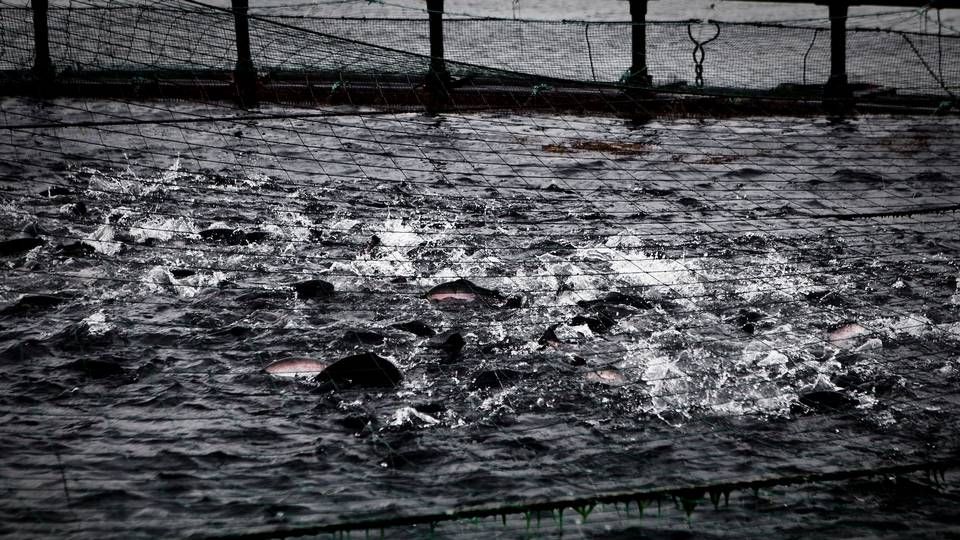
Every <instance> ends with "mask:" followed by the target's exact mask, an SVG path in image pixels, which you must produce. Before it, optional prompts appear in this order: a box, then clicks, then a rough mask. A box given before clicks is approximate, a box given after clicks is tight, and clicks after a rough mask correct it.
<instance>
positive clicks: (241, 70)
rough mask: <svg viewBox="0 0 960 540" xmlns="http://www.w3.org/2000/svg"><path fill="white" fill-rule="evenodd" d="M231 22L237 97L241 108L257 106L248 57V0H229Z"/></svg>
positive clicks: (253, 80)
mask: <svg viewBox="0 0 960 540" xmlns="http://www.w3.org/2000/svg"><path fill="white" fill-rule="evenodd" d="M231 2H232V5H233V21H234V25H235V28H236V34H237V65H236V68H235V69H234V72H233V75H234V81H235V82H236V85H237V96H238V97H239V99H240V106H242V107H256V106H257V72H256V70H255V69H254V68H253V58H252V57H251V56H250V23H249V21H248V19H247V10H248V8H249V3H248V0H231Z"/></svg>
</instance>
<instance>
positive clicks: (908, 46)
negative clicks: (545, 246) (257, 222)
mask: <svg viewBox="0 0 960 540" xmlns="http://www.w3.org/2000/svg"><path fill="white" fill-rule="evenodd" d="M49 13H50V15H49V24H50V39H51V59H52V61H53V64H54V65H55V66H56V67H57V68H58V69H60V70H64V71H68V72H71V71H72V72H86V73H91V72H97V71H110V70H134V71H137V70H143V71H163V70H180V71H190V70H201V71H202V70H220V71H224V70H231V69H233V67H234V65H235V62H236V50H235V46H234V39H233V32H234V30H233V24H234V21H233V15H232V13H231V12H230V11H229V10H218V9H214V8H204V7H202V6H198V5H194V4H190V3H164V4H151V5H124V4H120V5H118V6H116V7H86V6H70V7H52V8H50V11H49ZM0 17H2V20H3V21H4V28H5V32H4V37H3V38H2V39H3V40H4V43H3V44H2V50H0V68H2V69H4V70H26V69H29V68H30V67H31V65H32V61H33V59H32V52H31V51H32V47H33V45H32V44H33V27H32V23H31V11H30V10H29V9H24V8H14V7H10V6H7V7H3V8H0ZM250 25H251V42H252V45H251V48H252V56H253V62H254V65H255V66H256V68H257V69H258V70H260V71H261V72H264V73H270V72H276V71H308V72H327V73H330V72H332V73H339V74H341V76H346V77H348V78H349V76H350V75H358V74H365V75H376V76H383V75H390V74H403V75H408V76H415V77H419V76H422V75H423V73H424V72H426V70H427V68H428V63H429V62H428V58H427V57H428V55H429V34H428V28H427V20H426V18H419V19H347V18H322V17H305V16H289V15H288V16H283V15H254V16H252V19H251V22H250ZM646 32H647V42H648V53H647V55H648V60H647V63H648V68H649V72H650V74H651V75H652V77H653V81H654V84H656V85H678V84H683V83H686V84H687V85H688V86H690V87H693V86H695V83H696V76H695V72H696V65H697V62H696V60H695V59H694V54H693V53H694V49H695V48H696V46H697V44H698V43H705V45H704V48H703V59H702V69H703V72H702V74H703V84H704V85H705V86H707V87H712V88H725V89H734V90H735V89H744V90H754V91H756V90H763V91H771V90H774V89H777V88H781V87H783V86H784V85H794V86H795V85H822V84H823V83H825V82H826V79H827V78H828V76H829V67H830V38H829V31H828V30H825V29H824V28H820V27H795V26H784V25H769V24H753V23H701V22H695V21H690V22H648V23H647V25H646ZM444 38H445V56H446V58H447V59H448V60H449V62H450V69H451V71H453V73H454V74H455V75H457V76H466V75H469V74H474V75H476V74H478V73H482V74H486V75H490V76H496V75H500V76H503V75H505V74H508V73H509V74H516V75H521V76H523V77H525V78H528V79H531V80H536V79H538V78H549V79H558V80H567V81H577V82H591V83H607V84H609V83H617V82H619V81H621V80H622V78H623V76H624V75H625V73H626V72H627V70H628V69H629V67H630V54H631V52H630V43H631V24H630V23H626V22H585V21H528V20H506V19H456V18H452V19H447V20H445V21H444ZM847 41H848V45H847V48H848V67H847V74H848V77H849V79H850V81H851V82H852V83H855V84H864V85H875V86H880V87H883V88H885V89H887V90H888V91H893V92H899V93H902V94H905V95H913V94H925V95H939V96H948V95H950V94H952V93H953V94H955V93H956V91H957V90H958V88H960V64H958V62H956V61H955V59H956V58H957V57H958V56H960V37H958V36H954V35H936V34H919V33H909V32H895V31H882V30H866V29H850V30H848V39H847ZM744 51H749V54H744ZM478 58H482V59H483V60H482V62H481V61H477V60H476V59H478ZM951 59H953V60H954V61H951Z"/></svg>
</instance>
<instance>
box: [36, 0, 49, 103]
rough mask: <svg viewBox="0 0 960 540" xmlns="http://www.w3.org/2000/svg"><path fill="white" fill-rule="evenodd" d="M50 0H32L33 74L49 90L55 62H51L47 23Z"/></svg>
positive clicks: (42, 86) (45, 89)
mask: <svg viewBox="0 0 960 540" xmlns="http://www.w3.org/2000/svg"><path fill="white" fill-rule="evenodd" d="M48 4H49V2H48V0H32V1H31V2H30V7H31V8H32V10H33V41H34V45H33V46H34V58H33V76H34V79H35V80H36V81H37V83H38V84H39V85H40V86H41V88H43V89H44V91H48V90H49V86H48V85H47V83H49V82H51V81H52V79H53V63H52V62H50V32H49V26H48V24H47V8H48Z"/></svg>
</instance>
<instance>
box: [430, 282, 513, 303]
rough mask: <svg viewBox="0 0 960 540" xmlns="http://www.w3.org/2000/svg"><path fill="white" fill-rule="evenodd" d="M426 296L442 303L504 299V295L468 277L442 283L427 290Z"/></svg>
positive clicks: (432, 300)
mask: <svg viewBox="0 0 960 540" xmlns="http://www.w3.org/2000/svg"><path fill="white" fill-rule="evenodd" d="M426 297H427V299H428V300H430V301H431V302H435V303H440V304H464V303H473V302H477V301H486V302H490V301H492V300H496V301H502V300H503V295H501V294H500V293H499V292H497V291H495V290H492V289H486V288H483V287H481V286H479V285H477V284H475V283H472V282H470V281H468V280H466V279H458V280H455V281H450V282H448V283H441V284H440V285H437V286H436V287H434V288H432V289H430V290H429V291H427V294H426Z"/></svg>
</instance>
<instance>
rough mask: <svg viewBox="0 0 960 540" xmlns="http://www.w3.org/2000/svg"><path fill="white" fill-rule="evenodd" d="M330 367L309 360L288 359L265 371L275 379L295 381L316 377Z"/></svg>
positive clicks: (274, 364)
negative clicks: (281, 378) (296, 379)
mask: <svg viewBox="0 0 960 540" xmlns="http://www.w3.org/2000/svg"><path fill="white" fill-rule="evenodd" d="M328 366H329V364H325V363H323V362H320V361H318V360H311V359H309V358H288V359H286V360H278V361H276V362H274V363H272V364H270V365H269V366H267V367H266V368H264V371H266V372H267V373H269V374H270V375H273V376H274V377H283V378H290V379H295V378H301V377H316V376H317V375H319V374H320V372H321V371H323V370H325V369H327V367H328Z"/></svg>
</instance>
